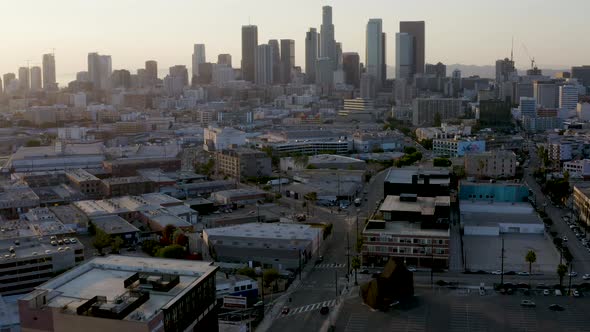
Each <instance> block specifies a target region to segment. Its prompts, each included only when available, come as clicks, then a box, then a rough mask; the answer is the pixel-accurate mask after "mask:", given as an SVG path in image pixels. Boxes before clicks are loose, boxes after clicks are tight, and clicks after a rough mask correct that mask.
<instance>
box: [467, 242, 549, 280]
mask: <svg viewBox="0 0 590 332" xmlns="http://www.w3.org/2000/svg"><path fill="white" fill-rule="evenodd" d="M503 237H504V271H505V272H506V271H514V272H522V271H527V272H528V270H529V265H528V263H527V262H526V261H525V259H524V258H525V255H526V254H527V252H528V251H529V250H533V251H535V254H536V255H537V261H536V262H535V263H534V264H533V266H532V272H533V273H548V274H555V269H556V267H557V265H558V264H559V253H558V251H557V250H556V249H555V246H554V245H553V243H552V242H551V239H550V238H549V237H548V236H545V235H534V234H530V235H529V234H505V235H504V236H503ZM463 243H464V246H465V255H466V259H465V261H466V262H465V263H466V267H467V268H468V269H470V270H471V271H477V270H484V271H495V270H500V269H501V252H502V237H495V236H464V237H463Z"/></svg>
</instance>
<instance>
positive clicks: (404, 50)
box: [395, 32, 414, 79]
mask: <svg viewBox="0 0 590 332" xmlns="http://www.w3.org/2000/svg"><path fill="white" fill-rule="evenodd" d="M413 55H414V38H413V37H412V35H410V34H408V33H403V32H398V33H396V34H395V78H396V79H409V78H411V77H412V76H413V75H414V56H413Z"/></svg>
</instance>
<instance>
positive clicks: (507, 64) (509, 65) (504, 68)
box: [496, 58, 518, 83]
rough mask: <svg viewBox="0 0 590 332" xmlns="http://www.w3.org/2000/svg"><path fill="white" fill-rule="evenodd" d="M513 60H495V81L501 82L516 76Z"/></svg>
mask: <svg viewBox="0 0 590 332" xmlns="http://www.w3.org/2000/svg"><path fill="white" fill-rule="evenodd" d="M517 76H518V74H517V72H516V68H515V67H514V61H513V60H510V59H508V58H506V59H504V60H496V83H502V82H507V81H510V80H512V79H513V78H515V77H517Z"/></svg>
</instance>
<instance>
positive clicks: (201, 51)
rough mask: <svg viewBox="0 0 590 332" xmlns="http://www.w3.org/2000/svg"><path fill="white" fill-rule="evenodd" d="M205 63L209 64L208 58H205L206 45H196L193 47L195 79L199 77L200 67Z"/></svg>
mask: <svg viewBox="0 0 590 332" xmlns="http://www.w3.org/2000/svg"><path fill="white" fill-rule="evenodd" d="M205 62H207V58H206V56H205V44H195V45H194V46H193V67H192V70H193V71H192V73H193V75H192V76H193V77H194V76H199V65H200V64H201V63H205Z"/></svg>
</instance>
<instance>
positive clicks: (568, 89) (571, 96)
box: [559, 84, 578, 112]
mask: <svg viewBox="0 0 590 332" xmlns="http://www.w3.org/2000/svg"><path fill="white" fill-rule="evenodd" d="M577 107H578V88H577V87H576V86H575V85H571V84H566V85H563V86H560V87H559V109H561V110H565V111H569V112H571V111H574V110H576V108H577Z"/></svg>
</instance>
